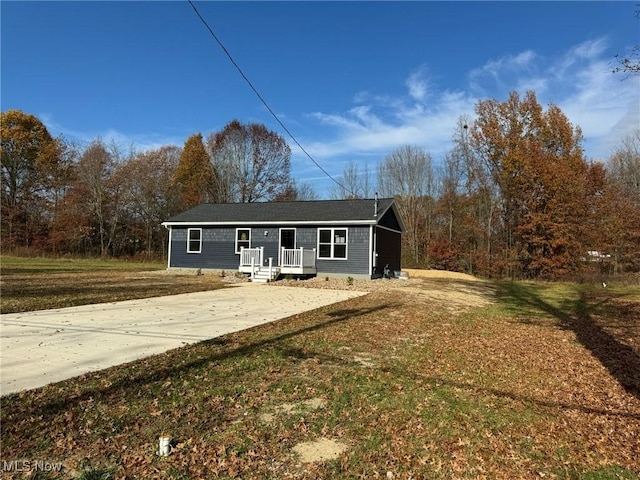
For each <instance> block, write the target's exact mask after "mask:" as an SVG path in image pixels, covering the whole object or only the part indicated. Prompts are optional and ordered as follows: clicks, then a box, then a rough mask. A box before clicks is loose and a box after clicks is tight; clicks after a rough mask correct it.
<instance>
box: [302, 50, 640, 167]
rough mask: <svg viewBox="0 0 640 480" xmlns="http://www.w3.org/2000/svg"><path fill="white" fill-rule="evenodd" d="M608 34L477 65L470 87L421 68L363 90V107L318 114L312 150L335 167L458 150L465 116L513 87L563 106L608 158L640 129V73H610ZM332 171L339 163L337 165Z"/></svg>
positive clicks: (588, 149) (588, 147)
mask: <svg viewBox="0 0 640 480" xmlns="http://www.w3.org/2000/svg"><path fill="white" fill-rule="evenodd" d="M606 47H607V42H606V40H605V39H604V38H600V39H595V40H589V41H585V42H583V43H581V44H579V45H575V46H573V47H571V48H569V49H567V50H566V51H565V52H562V53H561V54H559V55H556V56H554V57H544V56H541V55H539V54H538V53H536V52H534V51H533V50H526V51H523V52H521V53H517V54H514V55H506V56H503V57H501V58H499V59H490V60H488V61H487V62H486V63H485V64H484V65H482V66H479V67H476V68H472V69H471V70H470V71H469V74H468V85H467V88H465V89H461V90H437V89H435V88H434V87H433V85H432V84H430V82H429V78H428V76H427V75H426V72H427V70H426V68H425V67H424V66H423V67H420V68H419V69H418V70H417V71H415V72H413V73H411V74H409V76H408V77H407V79H406V81H405V85H406V87H407V91H406V92H403V93H399V94H396V95H393V94H391V93H387V94H384V95H371V94H369V93H368V92H364V91H361V92H358V93H357V94H356V95H355V96H354V102H355V103H356V104H357V106H356V107H352V108H350V109H348V110H346V111H344V112H342V113H336V112H333V113H330V114H329V113H323V112H316V113H314V114H313V115H312V117H313V118H315V119H316V120H317V121H318V122H319V123H320V125H321V126H324V127H329V130H326V129H322V130H321V131H322V136H323V137H325V139H323V140H316V141H311V142H307V143H306V144H305V145H308V147H309V148H308V150H309V152H310V153H312V155H313V156H314V157H315V158H317V159H319V160H323V162H324V163H327V164H328V165H331V166H333V165H336V166H337V165H341V164H342V163H343V158H353V157H355V156H359V155H369V156H374V157H375V156H377V158H378V159H381V158H383V157H384V156H385V155H387V154H388V153H390V152H391V151H393V150H394V149H396V148H398V147H400V146H402V145H408V144H410V145H418V146H422V147H424V148H425V149H426V150H427V151H429V152H430V153H431V154H432V155H433V156H434V158H436V160H437V159H439V158H442V156H443V155H444V153H445V152H446V151H448V150H449V149H450V148H451V146H452V145H451V136H452V134H453V131H454V128H455V124H456V122H457V120H458V118H460V116H461V115H470V116H472V117H473V111H474V106H475V104H476V103H477V102H478V101H479V100H480V99H484V98H495V99H496V100H498V101H504V100H506V99H507V97H508V95H509V93H510V92H511V91H517V92H519V93H520V94H521V95H524V93H525V92H526V91H528V90H533V91H535V92H536V95H537V97H538V101H539V102H540V104H541V105H543V107H546V106H547V105H548V104H549V103H553V104H556V105H558V106H559V107H560V108H561V109H562V111H563V112H564V113H565V115H566V116H567V117H568V119H569V121H570V122H571V123H572V124H573V125H576V126H580V127H581V129H582V131H583V134H584V137H585V144H584V145H585V155H586V156H587V157H588V158H594V159H596V158H605V157H606V156H608V155H609V154H610V153H611V151H612V148H613V146H615V144H616V143H617V142H619V140H620V138H621V137H622V136H623V135H625V134H628V133H629V132H630V131H632V130H633V129H638V128H640V112H639V110H640V78H639V77H637V76H636V77H633V78H626V79H624V80H623V77H622V76H616V75H614V74H612V73H611V67H610V64H609V61H610V60H609V59H608V58H607V53H606ZM331 170H332V171H333V168H331Z"/></svg>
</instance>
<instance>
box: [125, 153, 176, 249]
mask: <svg viewBox="0 0 640 480" xmlns="http://www.w3.org/2000/svg"><path fill="white" fill-rule="evenodd" d="M180 152H181V150H180V148H178V147H176V146H164V147H161V148H158V149H155V150H149V151H146V152H141V153H139V154H137V155H135V156H134V157H132V158H130V159H129V160H127V161H126V162H124V163H122V164H121V165H119V167H118V169H117V170H118V175H119V176H120V177H121V178H122V179H123V180H122V181H123V187H124V188H123V204H124V209H125V210H126V214H127V218H128V222H127V225H126V230H127V231H128V237H129V242H128V243H130V244H131V245H132V247H133V248H132V251H131V252H130V253H132V254H136V253H138V252H139V250H140V249H139V248H138V247H137V245H138V243H139V242H142V245H143V249H144V251H145V253H146V255H147V256H151V255H153V254H154V253H155V252H162V253H164V249H165V240H166V230H165V228H164V227H162V226H161V223H162V222H163V221H165V220H166V219H167V218H169V217H170V216H172V215H175V214H176V213H178V212H179V210H180V204H179V199H178V198H177V192H176V191H175V190H174V189H172V188H171V181H172V178H173V176H174V174H175V172H176V170H177V168H178V163H179V161H180Z"/></svg>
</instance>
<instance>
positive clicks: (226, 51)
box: [187, 0, 353, 195]
mask: <svg viewBox="0 0 640 480" xmlns="http://www.w3.org/2000/svg"><path fill="white" fill-rule="evenodd" d="M187 1H188V2H189V5H191V8H193V11H194V12H196V15H197V16H198V18H199V19H200V21H201V22H202V23H203V24H204V26H205V27H206V28H207V30H209V33H210V34H211V36H212V37H213V39H214V40H215V41H216V43H217V44H218V45H219V46H220V48H221V49H222V51H223V52H224V53H225V55H226V56H227V57H228V58H229V60H230V61H231V63H232V64H233V66H234V67H236V70H238V72H239V73H240V75H241V76H242V78H244V80H245V82H247V85H249V87H250V88H251V90H253V93H255V94H256V96H257V97H258V98H259V99H260V101H261V102H262V104H263V105H264V106H265V108H266V109H267V110H268V111H269V113H270V114H271V116H272V117H273V118H275V119H276V122H278V124H279V125H280V126H281V127H282V129H283V130H284V131H285V132H287V134H288V135H289V137H291V140H293V142H294V143H295V144H296V145H297V146H298V147H299V148H300V150H302V151H303V152H304V154H305V155H306V156H307V157H308V158H309V160H311V161H312V162H313V163H314V164H315V166H316V167H318V168H319V169H320V170H321V171H322V173H324V174H325V175H326V176H327V177H329V178H330V179H331V180H333V181H334V182H335V183H336V185H338V186H339V187H340V188H342V189H343V190H344V191H346V192H349V193H351V194H352V195H353V192H351V191H350V190H349V189H348V188H346V187H345V186H344V185H342V184H341V183H340V182H338V181H337V180H336V179H335V178H333V177H332V176H331V174H330V173H329V172H327V171H326V170H325V169H324V168H323V167H322V165H320V164H319V163H318V162H317V161H316V160H315V159H314V158H313V157H312V156H311V155H310V154H309V152H307V151H306V150H305V148H304V147H303V146H302V145H301V144H300V142H298V140H297V139H296V137H294V136H293V134H292V133H291V132H290V131H289V129H288V128H287V127H286V126H285V124H284V123H282V121H281V120H280V118H279V117H278V115H276V114H275V112H274V111H273V110H272V109H271V107H270V106H269V104H268V103H267V101H266V100H265V99H264V98H262V95H260V92H258V90H257V89H256V88H255V87H254V86H253V84H252V83H251V81H250V80H249V79H248V78H247V76H246V75H245V74H244V72H243V71H242V69H241V68H240V66H239V65H238V64H237V63H236V61H235V60H234V59H233V57H232V56H231V54H230V53H229V50H227V49H226V47H225V46H224V45H223V43H222V41H220V39H219V38H218V36H217V35H216V34H215V33H214V31H213V29H212V28H211V27H210V26H209V24H208V23H207V21H206V20H205V19H204V17H203V16H202V15H201V14H200V12H199V11H198V9H197V8H196V6H195V5H194V3H193V1H192V0H187Z"/></svg>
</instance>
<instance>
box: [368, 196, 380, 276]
mask: <svg viewBox="0 0 640 480" xmlns="http://www.w3.org/2000/svg"><path fill="white" fill-rule="evenodd" d="M373 208H374V209H373V217H374V218H375V222H376V223H375V224H374V225H371V231H370V233H369V239H370V241H371V242H372V243H373V248H370V249H369V251H370V252H371V255H372V257H373V258H372V259H371V262H369V265H371V267H369V270H370V271H369V277H371V278H373V274H374V273H375V274H376V275H377V273H378V272H377V267H378V238H377V232H378V229H377V228H376V226H377V225H378V192H376V194H375V200H374V207H373Z"/></svg>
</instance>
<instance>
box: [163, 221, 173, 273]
mask: <svg viewBox="0 0 640 480" xmlns="http://www.w3.org/2000/svg"><path fill="white" fill-rule="evenodd" d="M164 228H166V229H167V230H169V246H168V250H167V270H169V269H170V268H171V237H172V236H173V230H172V229H171V225H165V226H164Z"/></svg>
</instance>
